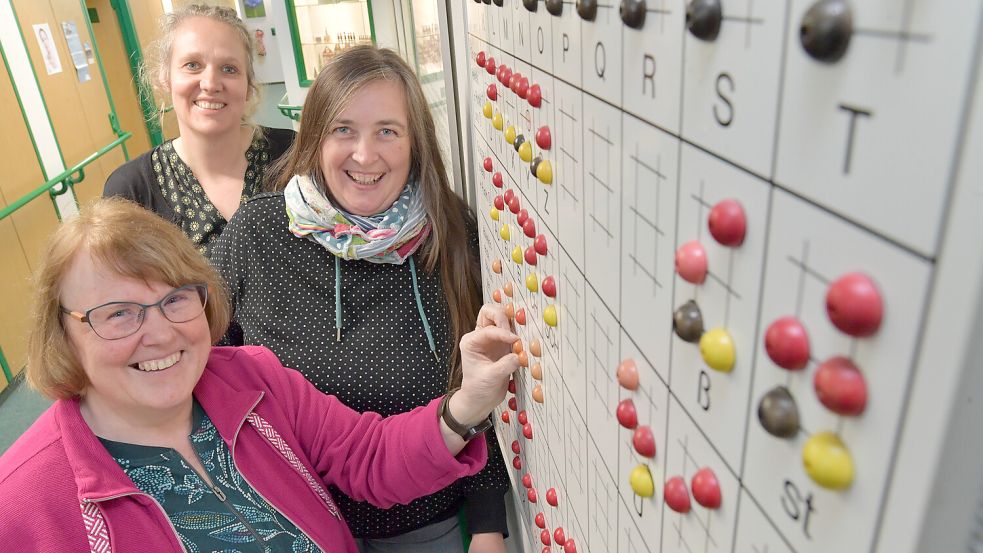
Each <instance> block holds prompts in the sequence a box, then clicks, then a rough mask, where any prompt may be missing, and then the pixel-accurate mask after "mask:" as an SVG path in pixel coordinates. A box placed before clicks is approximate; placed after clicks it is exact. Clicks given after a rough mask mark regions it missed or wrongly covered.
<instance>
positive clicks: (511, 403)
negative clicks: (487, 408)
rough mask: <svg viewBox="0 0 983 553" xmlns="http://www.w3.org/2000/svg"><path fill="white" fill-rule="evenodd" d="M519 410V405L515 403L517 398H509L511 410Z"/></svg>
mask: <svg viewBox="0 0 983 553" xmlns="http://www.w3.org/2000/svg"><path fill="white" fill-rule="evenodd" d="M517 408H518V404H517V403H516V402H515V396H512V397H510V398H509V409H511V410H513V411H515V410H516V409H517Z"/></svg>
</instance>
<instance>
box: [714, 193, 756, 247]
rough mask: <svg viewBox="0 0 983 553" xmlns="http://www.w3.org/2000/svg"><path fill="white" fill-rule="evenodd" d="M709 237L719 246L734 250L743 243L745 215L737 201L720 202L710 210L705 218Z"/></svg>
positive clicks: (745, 226)
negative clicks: (708, 228)
mask: <svg viewBox="0 0 983 553" xmlns="http://www.w3.org/2000/svg"><path fill="white" fill-rule="evenodd" d="M707 224H708V226H709V227H710V235H711V236H713V239H714V240H716V241H717V242H719V243H720V244H721V245H724V246H729V247H731V248H736V247H737V246H740V245H741V244H743V243H744V234H745V233H746V232H747V215H745V214H744V206H742V205H741V204H740V202H738V201H737V200H721V201H719V202H717V204H716V205H714V206H713V208H711V209H710V216H709V217H708V218H707Z"/></svg>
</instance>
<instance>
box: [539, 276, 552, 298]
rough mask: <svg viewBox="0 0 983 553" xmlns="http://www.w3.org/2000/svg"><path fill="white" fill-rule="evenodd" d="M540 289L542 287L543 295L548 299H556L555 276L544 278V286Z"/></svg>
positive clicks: (541, 285)
mask: <svg viewBox="0 0 983 553" xmlns="http://www.w3.org/2000/svg"><path fill="white" fill-rule="evenodd" d="M540 287H542V289H543V293H544V294H546V297H548V298H555V297H556V280H555V279H554V278H553V275H550V276H548V277H546V278H544V279H543V282H542V284H540Z"/></svg>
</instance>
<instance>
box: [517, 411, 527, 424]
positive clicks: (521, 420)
mask: <svg viewBox="0 0 983 553" xmlns="http://www.w3.org/2000/svg"><path fill="white" fill-rule="evenodd" d="M518 420H519V424H528V423H529V417H528V416H527V415H526V410H525V409H523V410H522V411H519V419H518Z"/></svg>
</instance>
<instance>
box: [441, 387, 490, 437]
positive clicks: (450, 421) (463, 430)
mask: <svg viewBox="0 0 983 553" xmlns="http://www.w3.org/2000/svg"><path fill="white" fill-rule="evenodd" d="M456 391H457V390H451V391H449V392H447V393H446V394H444V397H443V398H441V400H440V405H438V406H437V416H438V417H440V418H441V419H443V420H444V422H445V423H447V426H448V428H450V429H451V430H453V431H454V433H455V434H457V435H458V436H460V437H461V439H463V440H464V441H465V442H468V441H471V438H474V437H475V436H477V435H478V434H481V433H483V432H485V431H487V430H488V429H489V428H491V427H492V425H493V424H494V423H493V422H492V417H491V414H489V415H488V418H486V419H485V420H483V421H481V422H479V423H478V424H476V425H474V426H472V427H467V426H464V425H463V424H461V423H459V422H457V420H456V419H455V418H454V416H453V415H451V410H450V409H448V408H447V404H448V402H449V401H450V399H451V396H452V395H454V392H456Z"/></svg>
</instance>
